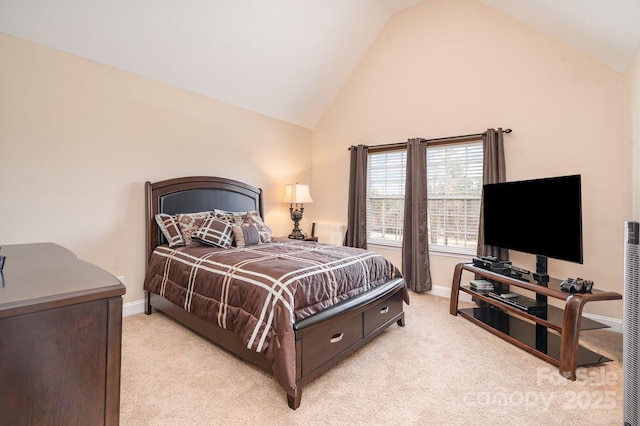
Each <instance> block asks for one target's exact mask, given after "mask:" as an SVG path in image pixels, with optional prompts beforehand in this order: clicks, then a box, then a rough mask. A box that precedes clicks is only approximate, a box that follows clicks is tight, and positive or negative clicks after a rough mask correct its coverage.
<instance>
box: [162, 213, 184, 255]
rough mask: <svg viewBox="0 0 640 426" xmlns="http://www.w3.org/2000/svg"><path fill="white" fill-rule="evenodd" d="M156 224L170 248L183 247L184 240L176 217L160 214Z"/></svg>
mask: <svg viewBox="0 0 640 426" xmlns="http://www.w3.org/2000/svg"><path fill="white" fill-rule="evenodd" d="M156 222H157V223H158V226H159V227H160V230H161V231H162V234H164V237H165V238H166V239H167V242H168V243H169V247H176V246H183V245H184V240H183V239H182V233H181V232H180V226H178V219H177V218H176V217H175V216H174V215H170V214H166V213H158V214H157V215H156Z"/></svg>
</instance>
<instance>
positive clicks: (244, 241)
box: [232, 225, 260, 248]
mask: <svg viewBox="0 0 640 426" xmlns="http://www.w3.org/2000/svg"><path fill="white" fill-rule="evenodd" d="M232 227H233V236H234V237H235V239H236V247H238V248H243V247H247V246H253V245H256V244H260V234H259V233H258V228H257V227H256V226H255V225H248V226H237V225H232Z"/></svg>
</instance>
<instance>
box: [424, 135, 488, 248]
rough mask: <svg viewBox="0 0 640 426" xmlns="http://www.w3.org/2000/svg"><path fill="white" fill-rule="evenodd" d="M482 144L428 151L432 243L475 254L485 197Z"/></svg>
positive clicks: (437, 148)
mask: <svg viewBox="0 0 640 426" xmlns="http://www.w3.org/2000/svg"><path fill="white" fill-rule="evenodd" d="M482 163H483V156H482V142H481V141H478V142H470V143H464V144H462V143H457V144H453V145H441V146H435V147H428V148H427V199H428V205H429V208H428V210H429V211H428V216H429V223H428V229H429V244H430V247H432V248H437V246H439V248H440V249H445V250H447V249H451V248H454V249H462V250H456V251H463V252H465V251H470V250H464V249H472V250H473V251H475V249H476V247H477V243H478V227H479V225H480V197H481V195H482Z"/></svg>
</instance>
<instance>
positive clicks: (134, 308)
mask: <svg viewBox="0 0 640 426" xmlns="http://www.w3.org/2000/svg"><path fill="white" fill-rule="evenodd" d="M143 312H144V299H142V300H136V301H133V302H128V303H125V304H124V305H122V316H123V317H128V316H129V315H135V314H141V313H143Z"/></svg>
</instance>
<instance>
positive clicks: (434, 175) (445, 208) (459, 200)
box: [367, 141, 483, 253]
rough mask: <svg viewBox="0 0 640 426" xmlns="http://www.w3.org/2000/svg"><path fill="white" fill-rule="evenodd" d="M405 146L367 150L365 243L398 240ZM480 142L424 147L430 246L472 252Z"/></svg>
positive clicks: (478, 194)
mask: <svg viewBox="0 0 640 426" xmlns="http://www.w3.org/2000/svg"><path fill="white" fill-rule="evenodd" d="M406 162H407V156H406V149H401V150H397V151H384V152H378V153H375V152H374V153H370V154H369V157H368V165H367V169H368V172H367V241H368V242H369V243H372V244H385V245H397V246H400V245H401V244H402V228H403V219H404V190H405V179H406V173H405V168H406ZM482 164H483V158H482V141H474V142H468V143H455V144H451V145H437V146H433V147H428V148H427V188H426V189H425V190H427V196H428V204H429V207H428V212H427V213H428V231H429V244H430V249H431V250H441V251H452V252H462V253H472V252H475V249H476V245H477V239H478V226H479V219H480V197H481V193H482Z"/></svg>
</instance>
